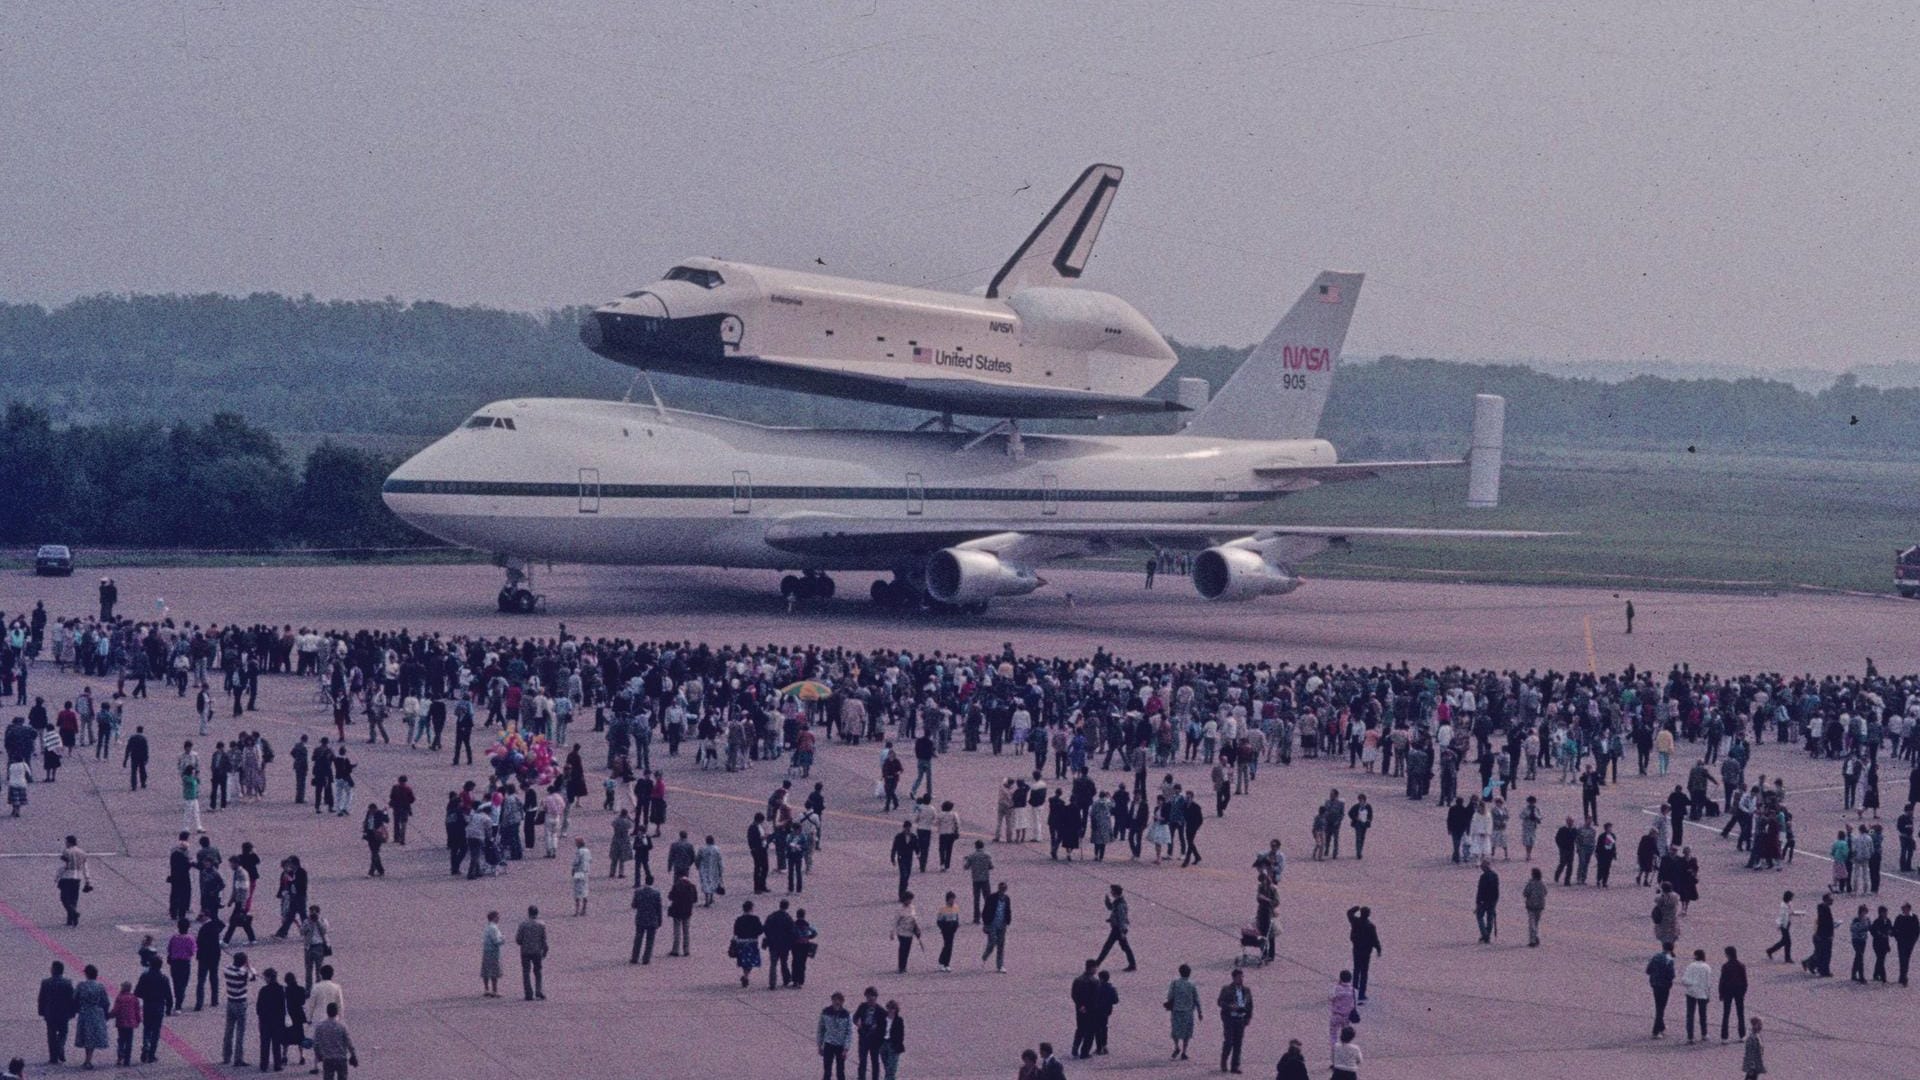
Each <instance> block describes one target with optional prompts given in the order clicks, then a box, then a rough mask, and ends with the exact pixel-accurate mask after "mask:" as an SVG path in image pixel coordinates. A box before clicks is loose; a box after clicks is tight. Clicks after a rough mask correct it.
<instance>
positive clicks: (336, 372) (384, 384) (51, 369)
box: [0, 293, 1920, 456]
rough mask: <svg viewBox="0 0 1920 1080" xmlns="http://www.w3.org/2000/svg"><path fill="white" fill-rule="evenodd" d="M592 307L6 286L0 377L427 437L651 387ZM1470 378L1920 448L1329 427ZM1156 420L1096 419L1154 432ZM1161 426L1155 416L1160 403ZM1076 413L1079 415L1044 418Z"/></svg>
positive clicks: (1888, 394) (1714, 444)
mask: <svg viewBox="0 0 1920 1080" xmlns="http://www.w3.org/2000/svg"><path fill="white" fill-rule="evenodd" d="M583 313H584V309H577V308H568V309H561V310H555V311H546V312H537V313H526V312H512V311H501V310H496V309H489V308H480V307H456V306H453V305H449V304H442V303H433V302H426V301H421V302H411V303H409V302H402V301H399V300H393V299H387V300H359V301H322V300H316V299H313V298H312V297H288V296H282V295H278V294H274V293H255V294H253V295H250V296H224V295H212V294H209V295H194V296H143V295H135V296H96V297H89V298H86V299H82V300H77V301H74V302H73V303H70V304H66V305H62V306H60V307H56V308H51V309H49V308H44V307H41V306H39V305H34V304H0V380H3V381H0V385H3V386H4V387H5V390H4V395H5V397H7V398H8V399H10V400H17V401H22V402H25V403H28V404H31V405H35V406H38V407H39V408H41V409H44V410H45V411H46V412H47V414H48V415H49V416H50V417H51V418H52V419H53V421H54V422H55V423H56V424H60V425H66V424H80V425H94V424H102V423H109V422H111V423H115V424H122V423H127V422H137V423H143V422H147V421H152V420H155V419H162V420H168V421H171V420H175V419H186V420H192V421H196V422H198V421H208V420H211V418H212V417H213V416H214V415H215V414H217V413H232V414H235V415H237V416H245V417H250V418H253V419H254V420H255V422H258V423H267V424H270V425H271V426H272V428H273V430H275V431H276V432H282V433H288V432H306V433H372V434H386V435H407V436H416V437H429V436H436V435H439V434H441V433H443V432H445V431H447V430H449V429H451V428H453V427H454V426H455V425H456V424H458V423H459V422H460V420H461V419H462V418H463V417H465V416H466V415H467V414H468V413H470V412H472V411H473V410H474V409H475V408H477V407H478V406H480V405H482V404H484V403H486V402H487V401H490V400H496V399H500V398H510V397H520V396H535V395H537V396H542V397H595V398H617V397H620V396H622V395H623V394H628V393H632V394H634V395H635V396H636V398H637V399H639V400H646V398H647V392H646V389H645V387H644V386H639V385H636V382H635V373H634V372H632V371H631V370H629V369H627V368H624V367H621V366H620V365H617V364H614V363H611V362H609V361H606V360H603V359H601V358H600V357H597V356H594V355H593V354H592V353H589V352H588V351H587V350H586V349H585V348H584V347H583V346H581V345H580V343H579V339H578V326H579V320H580V317H581V315H582V314H583ZM1176 351H1177V352H1178V354H1179V357H1180V361H1179V364H1178V365H1177V366H1176V368H1175V370H1174V372H1173V374H1172V375H1170V376H1169V378H1168V382H1167V384H1166V385H1165V386H1163V387H1162V388H1161V389H1160V390H1159V391H1157V392H1159V393H1162V394H1166V393H1170V388H1171V383H1172V380H1173V379H1175V378H1178V377H1180V376H1186V375H1191V376H1198V377H1201V378H1204V379H1206V380H1207V381H1208V382H1209V383H1210V384H1211V385H1212V386H1214V387H1216V388H1217V387H1219V386H1220V385H1221V384H1222V383H1223V382H1225V381H1226V377H1227V375H1229V374H1230V373H1231V372H1232V371H1233V370H1234V368H1235V367H1237V366H1238V365H1239V363H1240V362H1241V361H1242V360H1244V359H1245V357H1246V354H1247V350H1246V349H1237V348H1225V347H1213V348H1204V347H1195V346H1190V345H1176ZM655 384H656V385H657V387H658V388H659V390H660V392H661V393H662V395H663V396H664V397H665V398H666V399H667V400H668V402H669V403H670V404H672V405H674V406H676V407H681V408H688V409H694V410H699V411H712V412H724V413H726V414H728V415H732V416H738V417H741V418H743V419H749V420H757V421H763V422H769V423H780V424H797V425H814V424H826V425H848V424H877V425H883V426H902V425H905V424H911V423H914V422H917V421H919V420H921V419H924V415H923V414H918V413H914V412H911V411H908V410H901V409H888V408H884V407H880V406H874V405H869V404H864V403H860V402H846V401H835V400H832V399H827V398H817V397H808V396H806V395H799V394H790V393H785V392H782V391H775V390H763V389H757V388H753V387H737V386H729V385H724V384H719V383H703V382H699V381H697V380H688V379H678V378H674V377H671V376H655ZM1475 393H1499V394H1504V395H1506V397H1507V399H1508V402H1509V412H1508V425H1507V434H1508V441H1509V446H1510V447H1511V448H1512V449H1514V450H1520V451H1524V450H1526V449H1530V448H1541V447H1553V448H1559V447H1570V448H1571V447H1587V446H1604V447H1614V448H1640V449H1672V450H1683V449H1684V448H1685V447H1687V446H1696V447H1698V448H1700V449H1702V450H1714V451H1737V452H1751V451H1777V452H1788V453H1802V454H1810V455H1818V456H1832V455H1835V454H1849V453H1868V454H1891V455H1899V456H1911V455H1912V454H1914V453H1916V452H1920V389H1911V388H1900V389H1883V388H1879V387H1874V386H1868V385H1864V384H1862V383H1861V382H1860V381H1859V380H1858V379H1856V378H1854V377H1852V376H1850V375H1843V376H1841V377H1839V378H1838V379H1836V380H1835V381H1834V383H1833V384H1832V385H1831V386H1829V387H1827V388H1826V389H1824V390H1821V391H1819V392H1817V393H1810V392H1807V391H1803V390H1800V389H1797V388H1796V387H1794V386H1793V385H1791V384H1789V383H1786V382H1781V381H1777V380H1771V379H1765V378H1758V377H1755V378H1747V379H1731V380H1730V379H1668V378H1655V377H1643V378H1636V379H1629V380H1626V381H1624V382H1604V381H1600V380H1596V379H1581V378H1566V377H1561V376H1556V375H1548V374H1543V373H1541V372H1539V371H1535V370H1533V369H1531V368H1528V367H1525V366H1523V365H1518V364H1471V363H1460V362H1454V361H1441V360H1429V359H1413V358H1406V357H1397V356H1389V357H1385V358H1382V359H1380V360H1377V361H1370V362H1363V363H1362V362H1351V361H1350V362H1348V363H1346V364H1345V365H1344V370H1343V371H1342V373H1341V377H1340V379H1339V380H1338V381H1337V382H1336V384H1335V387H1334V392H1333V399H1332V401H1331V402H1330V403H1329V405H1328V410H1327V417H1326V422H1325V425H1324V433H1325V434H1326V435H1327V436H1328V437H1329V438H1332V439H1334V440H1335V441H1336V442H1338V443H1340V445H1342V447H1343V448H1346V447H1348V446H1349V444H1360V443H1365V444H1368V445H1382V446H1394V447H1405V446H1412V445H1416V444H1425V443H1431V442H1436V441H1439V442H1445V441H1449V440H1455V441H1457V440H1458V438H1460V437H1461V435H1462V433H1464V432H1465V430H1466V428H1467V425H1468V423H1469V422H1470V419H1471V414H1472V398H1473V395H1474V394H1475ZM1151 423H1154V421H1141V420H1132V421H1121V420H1114V421H1107V422H1104V427H1105V428H1106V429H1107V430H1133V431H1138V430H1148V428H1147V427H1145V426H1144V425H1146V424H1151ZM1158 423H1160V424H1162V425H1163V426H1162V430H1164V429H1165V427H1164V425H1165V423H1166V421H1164V420H1162V421H1158ZM1050 426H1051V427H1052V428H1054V429H1057V430H1086V429H1087V425H1086V424H1084V423H1062V424H1056V425H1050Z"/></svg>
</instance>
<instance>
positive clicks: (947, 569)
mask: <svg viewBox="0 0 1920 1080" xmlns="http://www.w3.org/2000/svg"><path fill="white" fill-rule="evenodd" d="M1042 584H1044V583H1043V582H1042V581H1041V580H1040V578H1039V577H1038V576H1036V575H1035V574H1034V572H1033V571H1031V570H1027V569H1023V568H1021V567H1017V566H1012V565H1010V564H1008V563H1006V562H1003V561H1002V560H1001V559H1000V557H999V556H998V555H995V554H993V553H992V552H987V551H969V550H966V549H965V548H945V549H943V550H940V551H936V552H934V553H933V556H932V558H929V559H928V560H927V595H928V596H931V597H933V598H934V599H935V600H938V601H940V602H941V603H943V604H978V603H984V602H986V601H988V600H992V599H993V598H995V597H998V596H1025V595H1026V594H1027V593H1030V592H1032V591H1033V590H1035V589H1037V588H1039V587H1040V586H1041V585H1042Z"/></svg>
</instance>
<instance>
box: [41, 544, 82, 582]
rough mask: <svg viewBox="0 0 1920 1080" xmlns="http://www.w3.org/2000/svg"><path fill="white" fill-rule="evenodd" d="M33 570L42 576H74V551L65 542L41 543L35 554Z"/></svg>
mask: <svg viewBox="0 0 1920 1080" xmlns="http://www.w3.org/2000/svg"><path fill="white" fill-rule="evenodd" d="M33 572H34V573H36V574H39V575H41V576H42V577H72V576H73V552H72V551H71V550H70V549H68V547H67V545H65V544H41V545H40V550H39V551H36V552H34V554H33Z"/></svg>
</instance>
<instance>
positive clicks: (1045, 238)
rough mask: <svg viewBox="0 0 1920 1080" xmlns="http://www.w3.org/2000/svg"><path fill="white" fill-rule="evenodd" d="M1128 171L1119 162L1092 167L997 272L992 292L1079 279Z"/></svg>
mask: <svg viewBox="0 0 1920 1080" xmlns="http://www.w3.org/2000/svg"><path fill="white" fill-rule="evenodd" d="M1124 175H1125V170H1123V169H1122V168H1120V166H1118V165H1089V166H1087V171H1086V172H1083V173H1081V174H1080V179H1078V180H1076V181H1074V182H1073V186H1072V187H1070V188H1068V189H1067V193H1066V194H1065V195H1062V196H1061V197H1060V201H1059V202H1057V203H1054V204H1053V209H1052V210H1049V211H1047V216H1046V217H1045V218H1043V219H1041V221H1040V226H1039V228H1036V229H1034V230H1033V232H1032V234H1030V235H1029V236H1028V237H1027V240H1026V242H1025V243H1023V244H1021V245H1020V248H1019V250H1017V251H1015V252H1014V253H1013V258H1011V259H1008V260H1007V264H1006V265H1005V266H1003V267H1001V268H1000V272H999V273H998V274H995V275H994V276H993V283H992V284H990V285H988V286H987V295H988V296H1006V295H1007V294H1009V293H1011V292H1013V291H1014V290H1015V289H1020V288H1024V287H1026V286H1029V285H1065V284H1068V283H1069V282H1071V281H1073V279H1075V278H1077V277H1079V276H1080V274H1081V272H1082V271H1084V270H1086V268H1087V260H1088V259H1091V258H1092V257H1093V242H1094V241H1095V240H1097V239H1099V238H1100V225H1101V223H1102V222H1104V221H1106V219H1107V210H1108V208H1109V207H1111V206H1112V205H1113V196H1114V193H1115V192H1117V191H1119V190H1120V178H1121V177H1122V176H1124Z"/></svg>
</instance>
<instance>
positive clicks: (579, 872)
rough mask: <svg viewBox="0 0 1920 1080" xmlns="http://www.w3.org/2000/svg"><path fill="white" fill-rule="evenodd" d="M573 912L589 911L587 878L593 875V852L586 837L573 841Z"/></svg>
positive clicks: (578, 913)
mask: <svg viewBox="0 0 1920 1080" xmlns="http://www.w3.org/2000/svg"><path fill="white" fill-rule="evenodd" d="M572 874H573V913H574V914H575V915H585V914H586V913H587V879H588V878H590V877H592V876H593V853H592V852H591V851H588V850H587V841H586V838H584V837H580V838H576V839H575V840H574V842H573V868H572Z"/></svg>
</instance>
